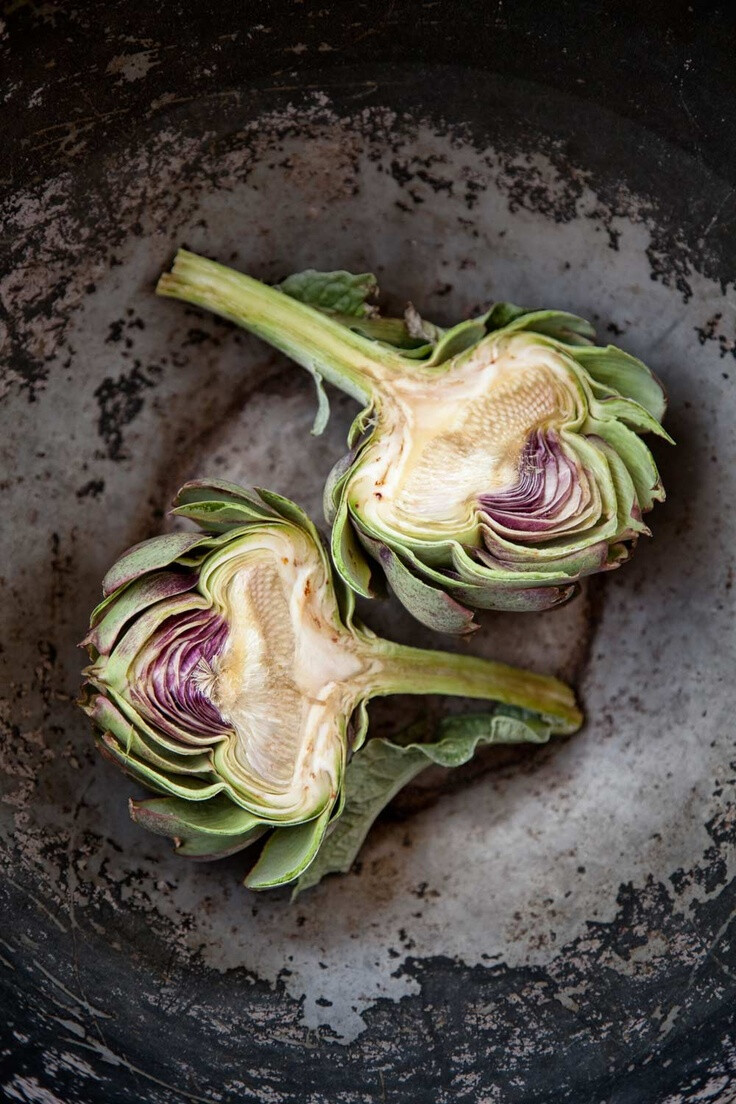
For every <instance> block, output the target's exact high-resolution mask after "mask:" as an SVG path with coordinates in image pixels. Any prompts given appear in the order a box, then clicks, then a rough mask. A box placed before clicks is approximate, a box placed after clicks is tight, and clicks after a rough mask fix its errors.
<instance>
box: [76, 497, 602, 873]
mask: <svg viewBox="0 0 736 1104" xmlns="http://www.w3.org/2000/svg"><path fill="white" fill-rule="evenodd" d="M174 513H175V514H178V515H182V516H184V517H188V518H191V519H193V520H194V521H196V522H198V524H199V526H200V532H175V533H169V534H167V535H164V536H160V537H154V538H153V539H152V540H148V541H144V542H143V543H142V544H139V545H137V546H136V547H134V548H132V549H131V550H130V551H129V552H126V553H125V554H124V555H123V556H122V557H121V558H120V559H119V560H118V561H117V563H116V564H115V565H114V566H113V567H112V568H111V569H110V571H109V572H108V574H107V576H106V577H105V580H104V584H103V590H104V594H105V598H104V600H103V601H102V602H101V603H100V605H99V606H98V607H97V609H96V610H95V611H94V612H93V614H92V618H91V627H90V631H89V634H88V635H87V637H86V639H85V641H84V644H85V645H86V647H87V648H88V650H89V653H90V656H91V659H92V663H91V664H90V666H89V667H87V668H86V670H85V678H86V684H85V688H84V691H83V695H82V699H81V705H82V707H83V709H84V710H85V712H87V713H88V714H89V716H90V717H91V718H92V719H93V721H94V722H95V724H96V726H97V727H98V728H99V729H100V730H101V735H100V737H99V744H100V748H101V750H102V752H103V753H104V754H105V755H106V756H107V757H108V758H109V759H112V760H114V761H115V762H116V763H117V764H118V765H119V766H120V767H121V768H122V769H123V770H124V771H126V772H127V773H128V774H129V775H131V776H132V777H133V778H135V779H136V780H137V781H139V782H141V783H143V785H145V786H148V787H149V788H150V789H152V790H154V791H155V792H156V793H158V794H159V795H160V796H159V797H157V798H154V799H152V800H148V801H132V802H131V806H130V807H131V815H132V816H133V819H134V820H136V821H139V822H140V823H142V824H144V825H146V826H147V827H148V828H150V829H152V830H153V831H155V832H159V833H162V834H164V835H167V836H171V837H173V838H174V840H175V841H176V847H177V850H178V851H179V852H180V853H181V854H184V855H190V856H192V857H194V858H217V857H218V856H221V855H227V854H229V853H231V852H234V851H238V850H240V849H241V848H243V847H245V846H247V845H248V844H250V843H252V842H253V841H254V840H256V839H257V838H258V837H259V836H261V835H262V834H263V833H264V832H266V831H270V832H271V836H270V839H269V840H268V842H267V843H266V846H265V848H264V849H263V851H262V853H261V856H260V858H259V860H258V862H257V863H256V865H255V867H254V869H253V870H252V871H251V873H250V875H249V877H248V879H247V881H246V884H247V885H249V886H250V887H252V888H255V889H261V888H265V887H267V886H272V885H278V884H281V883H282V882H288V881H291V880H292V879H294V878H296V877H298V876H299V875H300V874H301V873H302V872H303V871H304V870H305V869H306V867H307V866H308V865H309V863H310V862H311V861H312V859H313V858H314V856H315V855H316V853H317V850H318V848H319V846H320V844H321V842H322V840H323V838H324V835H325V832H326V830H327V827H328V824H329V823H330V821H331V820H333V819H334V818H335V817H337V816H339V814H340V811H341V809H342V802H343V794H344V789H343V782H344V773H345V767H346V763H347V761H348V758H349V756H350V755H351V754H352V753H354V752H355V751H356V750H357V749H358V748H360V746H361V744H362V743H363V742H364V740H365V737H366V730H367V723H368V718H367V713H366V702H367V701H368V699H369V698H371V697H373V696H375V695H377V694H392V693H397V692H401V693H426V692H439V693H447V694H460V695H463V696H467V697H472V698H489V699H495V700H496V701H498V702H501V703H505V704H506V705H507V706H511V707H517V713H518V710H519V709H520V710H521V711H522V712H521V713H518V716H519V718H520V722H524V723H525V724H526V725H527V730H528V731H529V732H531V733H532V735H530V736H529V737H528V738H530V739H532V738H535V737H534V734H533V733H534V730H535V724H536V723H537V722H539V721H540V720H541V721H542V723H543V724H545V725H546V726H547V727H548V730H549V732H560V733H562V732H571V731H574V730H575V729H576V728H577V727H578V726H579V724H580V721H581V714H580V712H579V710H578V709H577V707H576V705H575V699H574V696H573V694H572V691H571V690H570V689H569V688H568V687H567V686H565V685H564V684H563V683H561V682H559V681H558V680H557V679H553V678H547V677H544V676H541V675H535V674H532V673H530V672H525V671H520V670H518V669H516V668H512V667H507V666H505V665H504V664H498V663H492V662H490V661H488V660H482V659H477V658H474V657H470V656H459V655H451V654H445V653H442V652H429V651H421V650H418V649H413V648H407V647H402V646H399V645H397V644H391V643H389V642H388V641H385V640H380V639H379V638H378V637H376V636H375V635H374V634H373V633H372V632H370V630H368V629H366V628H364V627H363V626H362V625H360V623H359V622H358V621H356V619H355V617H354V613H353V606H354V599H353V595H352V592H351V591H350V590H349V589H348V588H346V587H345V586H344V585H343V584H342V583H341V582H340V581H339V580H335V579H334V578H333V575H332V571H331V568H330V562H329V558H328V555H327V552H326V549H325V547H324V546H323V544H322V541H321V539H320V537H319V534H318V533H317V531H316V529H315V528H314V526H313V525H312V523H311V522H310V521H309V519H308V518H307V517H306V515H305V514H304V513H303V512H302V511H301V510H300V509H299V508H298V507H297V506H295V505H294V503H292V502H289V501H288V500H287V499H284V498H280V497H279V496H278V495H275V494H272V493H270V492H268V491H258V492H252V491H247V490H244V489H242V488H240V487H237V486H235V485H233V484H230V483H225V482H220V481H212V482H207V483H205V482H199V483H189V484H187V485H186V486H185V487H183V488H182V490H181V491H180V492H179V495H178V498H177V501H176V508H175V510H174ZM512 712H513V710H512ZM525 718H526V720H525ZM522 727H523V726H522ZM520 738H526V737H525V736H524V734H523V732H522V734H521V736H520Z"/></svg>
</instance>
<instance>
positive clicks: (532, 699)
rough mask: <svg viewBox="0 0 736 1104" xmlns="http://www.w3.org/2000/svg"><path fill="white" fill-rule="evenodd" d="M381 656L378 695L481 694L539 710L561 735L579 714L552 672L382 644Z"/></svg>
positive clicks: (572, 726)
mask: <svg viewBox="0 0 736 1104" xmlns="http://www.w3.org/2000/svg"><path fill="white" fill-rule="evenodd" d="M382 652H383V655H384V658H385V663H384V668H383V672H382V676H383V677H382V679H381V685H380V687H378V689H377V690H376V691H375V694H376V695H381V696H384V695H387V694H452V695H457V696H458V697H464V698H483V699H486V700H492V701H497V702H502V703H503V704H504V705H514V706H518V707H519V708H521V709H528V710H530V711H531V712H533V713H539V714H541V715H542V716H544V717H546V718H548V719H549V720H551V721H552V722H553V723H554V724H555V728H556V731H558V732H560V733H568V732H575V731H576V730H577V729H578V728H580V725H581V724H582V723H583V714H582V713H581V711H580V709H579V708H578V706H577V704H576V702H575V695H574V693H573V691H572V690H571V688H570V687H569V686H567V685H566V684H565V683H564V682H561V681H560V680H559V679H556V678H552V677H551V676H550V675H537V674H535V673H534V672H533V671H524V670H522V669H521V668H520V667H510V666H509V665H508V664H506V663H496V662H494V661H493V660H490V659H481V658H480V657H479V656H467V655H456V654H454V653H452V652H434V651H425V650H424V649H422V648H408V647H406V646H404V645H401V644H389V643H387V642H385V641H384V642H383V647H382Z"/></svg>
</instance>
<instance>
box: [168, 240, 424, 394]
mask: <svg viewBox="0 0 736 1104" xmlns="http://www.w3.org/2000/svg"><path fill="white" fill-rule="evenodd" d="M156 291H157V293H158V294H159V295H164V296H167V297H168V298H171V299H181V300H183V301H184V302H186V303H192V304H194V305H195V306H198V307H203V308H204V309H205V310H210V311H212V312H213V313H214V314H219V315H221V316H222V317H223V318H227V319H229V320H230V321H231V322H235V323H236V324H237V325H238V326H242V327H243V329H246V330H249V331H250V332H251V333H254V334H256V335H257V336H258V337H261V338H263V340H264V341H267V342H268V343H269V344H270V345H273V346H275V348H277V349H279V350H280V351H281V352H283V353H286V355H287V356H289V357H291V358H292V359H293V360H295V361H297V363H298V364H301V365H302V366H303V367H304V368H307V369H308V371H310V372H312V373H315V372H317V373H319V375H320V376H323V377H324V379H326V380H327V381H328V382H329V383H332V384H334V385H335V386H336V387H338V388H340V390H342V391H345V392H347V394H349V395H352V396H353V398H355V399H357V400H358V401H359V402H362V403H364V404H367V403H368V402H370V400H371V399H372V397H373V396H374V395H375V393H376V391H377V390H378V389H379V388H378V386H377V385H378V384H379V383H380V381H381V379H384V378H386V377H387V376H390V375H392V374H394V373H396V372H400V371H401V370H402V369H404V370H405V366H404V363H403V360H402V358H401V356H400V355H399V354H396V353H393V352H392V351H391V350H390V349H384V348H381V347H379V346H377V345H376V343H375V342H374V341H371V340H369V339H368V338H365V337H363V336H361V335H360V334H357V333H353V331H352V330H350V329H349V328H348V327H347V326H345V325H343V324H341V323H340V322H338V321H336V320H335V319H334V318H331V317H330V316H329V315H327V314H324V313H322V312H321V311H318V310H316V309H315V308H314V307H310V306H308V305H307V304H306V303H301V302H299V301H298V300H296V299H292V298H291V297H290V296H288V295H286V294H285V293H284V292H282V291H279V290H278V288H273V287H269V286H268V285H267V284H262V283H261V282H260V281H259V280H254V279H252V278H251V277H250V276H246V275H245V274H244V273H242V272H236V271H235V270H234V269H232V268H228V267H227V266H225V265H221V264H217V263H216V262H215V261H210V260H207V258H206V257H200V256H198V254H196V253H190V252H189V251H188V250H186V249H180V250H179V251H178V253H177V254H176V258H175V260H174V264H173V266H172V269H171V272H170V273H164V275H163V276H161V278H160V279H159V282H158V285H157V287H156Z"/></svg>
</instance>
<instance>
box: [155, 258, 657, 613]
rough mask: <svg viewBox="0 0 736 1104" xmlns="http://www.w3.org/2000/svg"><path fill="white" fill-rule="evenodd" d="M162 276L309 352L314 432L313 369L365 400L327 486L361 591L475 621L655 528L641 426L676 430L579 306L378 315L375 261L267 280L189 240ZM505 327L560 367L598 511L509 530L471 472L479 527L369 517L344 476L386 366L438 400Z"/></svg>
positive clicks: (543, 593)
mask: <svg viewBox="0 0 736 1104" xmlns="http://www.w3.org/2000/svg"><path fill="white" fill-rule="evenodd" d="M157 290H158V292H159V293H160V294H162V295H166V296H171V297H173V298H178V299H181V300H184V301H186V302H190V303H194V304H196V305H199V306H201V307H205V308H207V309H209V310H212V311H214V312H216V313H218V314H220V315H223V316H224V317H226V318H229V319H231V320H232V321H234V322H236V323H238V324H239V325H241V326H243V327H245V328H246V329H248V330H251V331H252V332H254V333H256V334H258V335H259V336H260V337H262V338H263V339H264V340H266V341H268V342H270V343H271V344H272V345H274V346H276V348H278V349H281V350H282V351H283V352H285V353H286V354H287V355H289V356H291V357H292V358H293V359H294V360H296V361H297V362H298V363H299V364H301V365H302V366H303V367H305V368H307V370H308V371H309V372H310V374H311V375H312V376H313V378H314V380H315V383H316V385H317V391H318V396H319V411H318V414H317V418H316V420H315V426H314V430H313V432H321V430H322V429H323V428H324V425H325V423H326V421H327V417H328V414H329V407H328V402H327V397H326V395H325V392H324V390H323V387H322V380H323V379H326V380H328V381H329V382H331V383H333V384H335V385H336V386H337V387H340V388H341V389H342V390H344V391H346V392H347V393H348V394H350V395H353V396H354V397H355V398H356V399H358V400H359V401H360V402H362V403H363V404H364V407H363V410H362V411H361V413H360V414H359V415H358V417H357V418H356V420H355V422H354V425H353V428H352V430H351V433H350V437H349V447H350V449H351V451H350V453H349V454H348V456H347V457H345V458H344V459H343V460H342V461H340V462H339V463H338V464H337V465H336V467H335V469H334V471H333V473H332V474H331V476H330V478H329V480H328V482H327V486H326V489H325V515H326V517H327V520H328V521H329V522H330V524H331V526H332V537H331V551H332V558H333V561H334V564H335V567H336V568H337V570H338V572H339V573H340V575H341V576H342V578H343V579H344V580H345V582H347V583H348V585H349V586H350V587H351V589H352V590H354V591H355V592H356V594H360V595H363V596H365V597H373V596H375V595H376V593H377V592H378V590H377V582H378V581H380V578H381V576H383V577H385V579H386V580H387V581H388V583H389V585H390V586H391V588H392V590H393V591H394V593H395V594H396V596H397V597H398V598H399V600H400V601H401V602H402V604H403V605H404V606H405V607H406V608H407V609H408V610H409V611H410V612H411V613H412V614H413V615H414V616H415V617H416V618H417V619H418V620H419V621H421V622H422V623H423V624H425V625H427V626H429V627H430V628H433V629H438V630H441V631H446V632H452V633H459V632H466V631H469V630H470V629H472V628H473V627H474V625H473V614H472V610H473V609H475V608H481V609H482V608H489V609H503V610H513V611H523V610H532V611H533V610H542V609H547V608H549V607H551V606H555V605H558V604H559V603H561V602H564V601H566V600H567V599H568V598H570V597H571V596H572V595H573V594H574V593H575V591H576V589H577V587H578V585H579V580H580V579H581V578H583V577H584V576H586V575H590V574H592V573H594V572H598V571H605V570H610V569H611V568H614V567H617V566H618V565H619V564H621V563H622V562H623V561H624V560H625V559H627V558H628V556H629V554H630V551H631V549H632V548H633V546H634V544H635V543H636V541H637V539H638V537H639V536H640V535H641V534H646V533H648V532H649V530H648V529H647V527H646V525H645V524H644V522H643V520H642V515H643V514H644V513H645V512H646V511H648V510H650V509H651V507H652V506H653V504H654V502H655V501H660V500H662V499H663V498H664V491H663V488H662V485H661V482H660V479H659V475H658V473H657V469H656V466H655V464H654V460H653V459H652V456H651V453H650V451H649V449H648V448H647V446H646V445H645V444H644V442H643V441H642V440H641V436H640V435H641V434H643V433H648V432H651V433H654V434H657V435H658V436H660V437H662V438H664V439H665V440H670V438H669V437H668V435H667V434H666V432H665V431H664V430H663V429H662V426H661V421H662V418H663V416H664V412H665V397H664V392H663V390H662V387H661V385H660V383H659V382H658V380H657V379H656V378H655V377H654V376H653V374H652V373H651V371H650V370H649V369H648V368H647V367H646V366H645V365H644V364H643V363H642V362H641V361H640V360H637V359H636V358H635V357H633V356H630V355H629V354H627V353H624V352H622V351H621V350H620V349H617V348H615V347H614V346H610V345H609V346H606V347H599V346H596V345H594V344H593V338H594V331H593V329H592V327H591V326H590V325H589V323H587V322H585V321H584V320H583V319H581V318H578V317H577V316H575V315H571V314H567V313H565V312H563V311H556V310H535V311H531V310H525V309H523V308H520V307H516V306H514V305H513V304H509V303H497V304H495V305H494V306H493V307H491V309H490V310H488V311H486V312H485V313H484V314H483V315H481V316H479V317H477V318H473V319H470V320H468V321H466V322H462V323H460V324H458V325H456V326H453V327H451V328H450V329H447V330H443V329H441V328H439V327H437V326H434V325H432V324H431V323H427V322H425V321H423V320H422V319H421V318H419V316H418V314H417V313H416V311H415V310H414V309H413V308H412V307H410V308H409V309H408V310H407V314H406V316H405V318H404V319H395V318H394V319H392V318H381V317H380V316H378V314H377V311H376V308H375V307H374V306H372V305H371V303H370V299H371V297H372V296H373V295H374V294H375V293H376V291H377V287H376V281H375V277H373V276H371V275H370V274H367V273H364V274H360V275H352V274H350V273H348V272H344V271H338V272H328V273H323V272H316V271H314V270H308V271H306V272H302V273H297V274H295V275H293V276H290V277H288V278H287V279H286V280H285V281H283V283H282V284H280V285H278V286H277V287H276V288H272V287H267V286H266V285H264V284H262V283H260V282H259V281H257V280H254V279H252V278H251V277H249V276H246V275H244V274H242V273H239V272H235V271H234V270H232V269H229V268H227V267H225V266H223V265H219V264H216V263H215V262H213V261H209V260H207V259H205V258H203V257H199V256H197V255H196V254H192V253H189V252H187V251H186V250H180V251H179V253H178V254H177V257H176V260H175V262H174V265H173V268H172V271H171V273H170V274H165V275H163V276H162V277H161V279H160V281H159V284H158V289H157ZM509 341H514V342H516V344H517V346H519V345H520V344H521V346H523V347H524V348H527V349H529V348H530V347H533V348H534V349H537V350H539V352H540V355H553V356H554V357H555V359H556V362H557V363H558V364H559V365H560V366H561V369H562V370H563V371H564V373H565V375H566V380H567V384H566V386H567V388H568V392H569V394H570V395H571V396H573V397H574V403H575V409H576V414H575V416H574V418H573V420H572V421H570V422H569V423H565V422H564V420H563V421H562V423H561V424H560V426H559V427H557V428H559V430H560V435H559V436H560V441H559V442H558V445H557V446H556V447H559V449H560V450H561V451H562V453H563V454H564V455H565V456H566V457H567V460H568V462H570V463H571V464H572V463H574V464H575V465H577V466H578V470H580V469H582V470H583V471H584V472H585V473H586V478H587V480H588V481H589V484H590V485H591V486H592V487H594V489H595V494H596V496H597V499H598V501H599V504H600V513H599V515H598V516H594V515H593V516H591V517H590V518H589V520H588V522H586V525H585V527H580V528H578V529H575V528H572V529H571V528H570V526H569V525H566V526H563V527H562V528H560V529H559V530H555V528H554V526H553V527H552V528H550V529H549V531H548V532H546V533H545V535H544V537H538V536H529V533H528V531H527V532H526V533H524V532H523V531H522V530H523V529H524V526H522V527H521V530H516V529H515V530H514V531H513V534H512V535H511V536H509V531H508V530H507V529H505V528H503V526H501V527H500V528H499V526H498V525H496V524H495V522H494V519H493V518H492V516H488V515H487V514H485V513H484V510H485V509H486V507H485V506H484V504H483V503H484V494H485V491H486V490H487V489H486V488H483V487H478V488H477V504H476V506H475V507H474V509H475V515H474V516H475V518H476V519H477V520H476V521H475V522H474V525H475V529H474V533H475V537H474V539H473V540H468V537H467V533H465V532H464V533H459V534H458V535H457V536H454V535H453V534H452V532H450V533H449V534H447V535H443V536H438V535H437V533H436V532H433V531H432V530H430V529H428V530H427V531H426V532H424V533H423V532H421V526H415V527H414V529H413V530H412V531H411V532H409V531H404V530H403V529H400V528H398V527H394V528H390V527H387V526H382V525H381V524H379V523H378V522H376V521H375V520H371V519H370V518H369V517H367V516H366V513H365V510H364V509H363V502H362V501H359V500H356V498H355V497H354V495H353V494H352V493H351V491H352V488H353V487H354V486H355V485H356V480H357V479H358V477H359V476H360V474H361V472H362V471H363V468H364V465H366V464H367V462H368V461H369V460H370V458H371V457H372V456H373V455H375V452H376V450H377V447H378V445H379V444H381V443H382V442H383V440H384V437H383V436H382V434H383V433H384V421H385V417H386V410H387V409H388V405H389V401H388V400H389V399H390V396H391V393H392V390H393V389H394V388H395V387H396V382H397V381H398V380H408V379H411V380H419V381H425V382H426V383H427V384H428V385H432V386H434V385H435V384H437V385H439V386H438V390H437V402H440V403H441V402H442V399H443V392H442V389H441V383H442V379H443V378H444V377H445V376H446V375H447V374H448V373H450V372H456V371H458V370H461V369H462V367H463V365H464V364H467V363H469V361H470V358H472V357H474V356H476V354H478V353H479V352H481V353H482V352H483V348H484V346H487V347H488V349H489V352H490V351H491V349H498V348H501V347H502V346H503V343H505V342H509ZM373 446H376V447H375V448H374V447H373ZM520 463H521V462H520ZM519 478H520V479H521V469H520V472H519ZM566 520H568V521H569V517H567V516H566ZM376 572H378V575H377V574H376ZM378 589H380V587H379V588H378Z"/></svg>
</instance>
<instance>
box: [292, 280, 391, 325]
mask: <svg viewBox="0 0 736 1104" xmlns="http://www.w3.org/2000/svg"><path fill="white" fill-rule="evenodd" d="M276 287H277V288H278V289H279V291H283V293H284V294H285V295H288V296H289V297H290V298H291V299H298V300H299V302H300V303H307V304H308V305H309V306H310V307H317V309H318V310H324V311H330V312H331V313H333V314H346V315H348V316H350V317H351V318H369V317H370V316H371V315H372V314H374V313H375V309H376V308H375V307H373V306H371V304H370V300H371V299H373V298H374V297H375V295H376V293H377V292H378V281H377V280H376V277H375V276H374V275H373V273H371V272H361V273H359V274H357V275H354V274H353V273H352V272H345V271H344V269H339V270H338V271H336V272H317V271H316V269H314V268H308V269H306V270H305V271H304V272H295V273H293V275H291V276H287V277H286V279H285V280H283V281H282V282H281V283H280V284H276Z"/></svg>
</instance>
